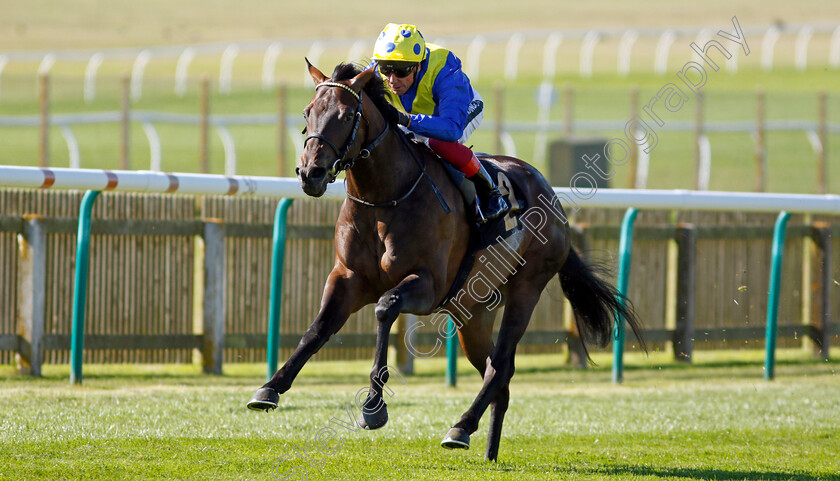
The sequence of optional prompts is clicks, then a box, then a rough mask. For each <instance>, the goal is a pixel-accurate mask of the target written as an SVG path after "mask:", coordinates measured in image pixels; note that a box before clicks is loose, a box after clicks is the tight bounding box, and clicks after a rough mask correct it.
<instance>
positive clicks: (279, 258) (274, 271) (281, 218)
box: [265, 199, 292, 380]
mask: <svg viewBox="0 0 840 481" xmlns="http://www.w3.org/2000/svg"><path fill="white" fill-rule="evenodd" d="M291 206H292V199H280V203H279V204H277V209H276V210H275V211H274V235H273V239H272V241H271V242H272V247H271V287H270V289H271V293H270V298H269V304H268V346H267V347H266V362H267V363H268V372H267V373H266V376H265V377H266V380H271V376H273V375H274V373H275V372H277V352H278V350H279V349H280V306H281V303H282V298H283V262H284V260H285V257H286V215H287V214H288V213H289V207H291Z"/></svg>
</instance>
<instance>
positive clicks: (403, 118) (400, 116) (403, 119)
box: [397, 110, 411, 127]
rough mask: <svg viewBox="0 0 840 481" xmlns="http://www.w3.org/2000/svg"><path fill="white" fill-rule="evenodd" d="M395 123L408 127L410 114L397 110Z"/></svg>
mask: <svg viewBox="0 0 840 481" xmlns="http://www.w3.org/2000/svg"><path fill="white" fill-rule="evenodd" d="M397 123H398V124H400V125H402V126H404V127H408V126H409V125H411V116H410V115H408V114H407V113H405V112H403V111H401V110H398V111H397Z"/></svg>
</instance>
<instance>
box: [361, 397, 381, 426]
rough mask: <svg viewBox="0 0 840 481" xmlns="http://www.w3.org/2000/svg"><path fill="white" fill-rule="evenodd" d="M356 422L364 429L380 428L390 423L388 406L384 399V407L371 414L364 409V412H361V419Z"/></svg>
mask: <svg viewBox="0 0 840 481" xmlns="http://www.w3.org/2000/svg"><path fill="white" fill-rule="evenodd" d="M356 422H357V423H358V424H359V427H360V428H362V429H379V428H381V427H382V426H384V425H385V424H387V423H388V406H387V405H386V404H385V402H384V401H383V402H382V407H381V408H379V410H378V411H376V412H374V413H370V414H368V413H366V412H365V410H364V409H362V413H361V414H359V420H358V421H356Z"/></svg>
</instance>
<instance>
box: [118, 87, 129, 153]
mask: <svg viewBox="0 0 840 481" xmlns="http://www.w3.org/2000/svg"><path fill="white" fill-rule="evenodd" d="M120 107H121V108H120V135H121V137H122V143H121V144H120V165H121V168H122V169H123V170H129V168H130V167H129V166H130V165H131V163H130V157H131V149H130V142H131V128H130V127H131V79H130V78H129V77H128V75H123V77H122V102H121V104H120Z"/></svg>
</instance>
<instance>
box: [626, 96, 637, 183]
mask: <svg viewBox="0 0 840 481" xmlns="http://www.w3.org/2000/svg"><path fill="white" fill-rule="evenodd" d="M638 113H639V86H638V85H633V86H632V87H630V118H631V119H632V118H633V117H634V116H635V115H636V114H638ZM632 134H634V135H635V132H632ZM638 168H639V148H638V147H636V146H634V147H632V148H631V149H630V161H629V162H628V164H627V188H628V189H635V188H636V171H637V170H638Z"/></svg>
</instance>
